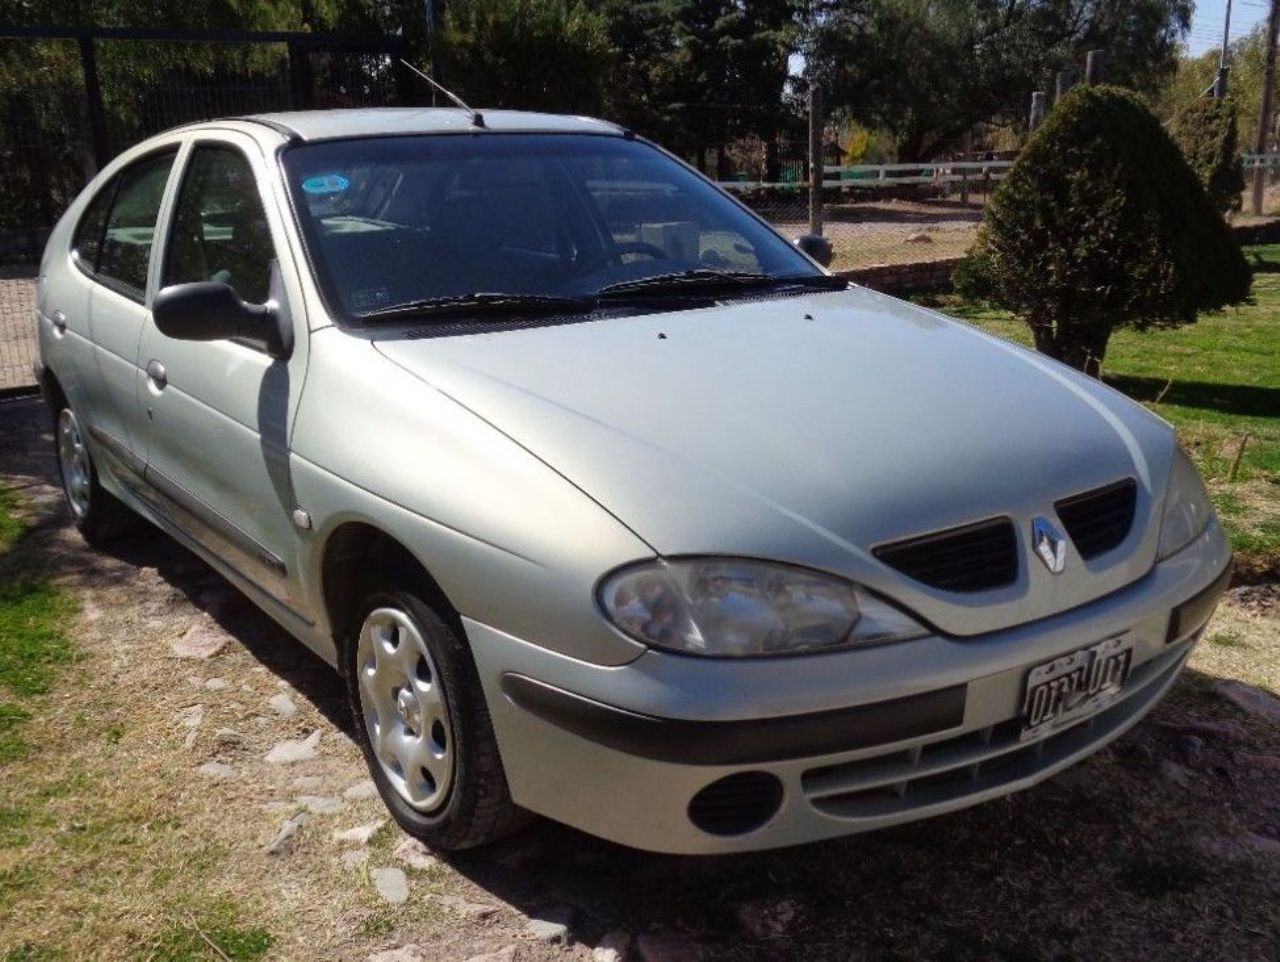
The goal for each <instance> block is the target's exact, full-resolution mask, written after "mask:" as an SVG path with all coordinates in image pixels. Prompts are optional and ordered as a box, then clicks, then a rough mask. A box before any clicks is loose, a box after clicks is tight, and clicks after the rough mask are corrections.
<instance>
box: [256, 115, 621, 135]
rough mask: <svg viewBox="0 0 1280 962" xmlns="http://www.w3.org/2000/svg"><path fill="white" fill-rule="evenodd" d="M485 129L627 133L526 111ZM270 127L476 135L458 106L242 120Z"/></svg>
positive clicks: (490, 118)
mask: <svg viewBox="0 0 1280 962" xmlns="http://www.w3.org/2000/svg"><path fill="white" fill-rule="evenodd" d="M479 112H480V113H481V114H482V115H483V117H484V127H483V129H484V130H488V131H493V132H496V133H502V132H532V131H544V132H549V133H588V134H614V135H617V134H621V133H624V132H625V131H624V130H623V129H622V128H621V127H619V126H618V125H617V124H611V123H608V122H607V121H604V120H595V119H593V118H591V117H571V116H566V115H563V114H539V113H530V112H526V111H522V110H481V111H479ZM240 119H243V120H248V121H251V122H253V123H258V124H265V125H266V126H269V127H272V128H274V129H275V130H277V131H279V132H280V133H281V134H284V135H285V136H288V137H290V138H292V139H294V140H303V141H316V140H337V139H340V138H345V137H378V136H384V137H385V136H389V135H402V134H449V133H464V132H475V131H477V130H479V129H481V128H478V127H477V126H476V125H475V124H473V123H472V115H471V114H470V113H468V112H467V111H465V110H462V109H461V108H457V107H360V108H355V109H342V110H298V111H285V112H281V113H271V114H254V115H252V116H249V117H244V118H240Z"/></svg>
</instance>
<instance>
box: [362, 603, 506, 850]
mask: <svg viewBox="0 0 1280 962" xmlns="http://www.w3.org/2000/svg"><path fill="white" fill-rule="evenodd" d="M353 624H354V625H355V632H354V635H353V637H351V638H349V639H348V640H347V643H346V644H345V645H344V646H343V647H344V654H345V658H346V664H345V666H344V668H345V672H344V673H345V675H346V680H347V696H348V701H349V702H350V705H351V712H352V715H353V716H354V718H355V728H356V732H357V738H358V740H359V742H360V748H361V750H362V751H363V752H364V756H365V761H366V762H367V763H368V765H369V770H370V772H372V774H373V780H374V784H376V785H377V786H378V791H379V793H380V794H381V795H382V799H383V801H384V802H385V803H386V806H387V808H388V810H389V811H390V812H391V814H392V816H393V817H394V818H395V820H396V821H397V822H398V823H399V824H400V826H401V827H402V828H403V829H404V830H405V831H406V832H408V833H409V834H410V835H414V836H416V837H417V838H419V839H421V840H422V841H423V842H425V843H426V844H427V845H430V846H431V847H432V848H436V849H440V850H444V851H456V850H460V849H467V848H474V847H476V846H478V845H485V844H488V843H489V842H493V841H497V840H498V839H500V838H502V837H503V836H506V835H509V834H511V833H512V832H514V831H517V830H519V829H520V828H522V827H523V826H524V825H525V824H526V823H527V822H528V821H529V818H530V816H529V814H528V813H527V812H525V811H523V810H522V809H520V808H518V807H517V806H516V805H515V803H514V802H512V800H511V793H510V791H509V790H508V788H507V780H506V775H505V774H504V773H503V770H502V761H501V759H500V758H499V756H498V744H497V741H496V739H495V738H494V735H493V725H492V723H491V721H490V719H489V710H488V707H487V705H486V704H485V700H484V693H483V691H482V690H481V687H480V681H479V678H478V676H477V674H476V669H475V665H474V662H473V661H472V659H471V653H470V651H469V650H468V649H467V647H466V645H465V643H464V642H463V641H462V639H461V638H460V637H459V635H458V633H457V632H456V631H455V630H454V629H453V628H451V627H450V626H449V625H448V624H446V622H445V621H444V620H443V619H441V618H440V617H439V616H438V615H437V614H436V613H435V612H434V611H433V610H432V609H431V608H430V607H429V606H428V605H427V604H426V603H425V602H423V601H422V600H421V599H420V598H419V597H418V596H417V595H416V594H414V593H413V592H412V591H408V590H404V589H396V590H382V589H379V590H373V591H369V592H368V593H366V594H365V596H364V598H363V599H362V601H361V603H360V604H359V606H358V608H357V617H356V618H355V619H353Z"/></svg>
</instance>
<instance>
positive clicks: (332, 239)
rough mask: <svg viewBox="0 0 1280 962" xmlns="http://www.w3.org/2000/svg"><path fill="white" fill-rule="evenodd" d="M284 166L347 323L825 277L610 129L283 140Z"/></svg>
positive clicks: (666, 162)
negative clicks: (449, 304) (454, 303)
mask: <svg viewBox="0 0 1280 962" xmlns="http://www.w3.org/2000/svg"><path fill="white" fill-rule="evenodd" d="M284 167H285V174H286V176H287V177H288V179H289V187H290V190H291V191H292V192H293V196H294V199H295V208H296V209H297V211H298V215H299V219H300V220H301V222H302V228H303V230H304V232H305V234H306V235H307V241H308V246H309V248H310V251H311V259H312V261H313V266H314V268H315V270H316V271H317V273H318V274H319V275H320V276H319V280H320V282H321V284H322V286H323V287H324V288H325V290H326V292H327V295H328V297H329V299H330V301H331V306H332V307H333V308H335V309H338V308H340V309H341V310H342V311H343V312H345V314H346V316H347V318H348V319H349V320H356V321H359V320H360V319H361V318H362V317H364V318H372V317H373V316H374V315H378V314H381V315H384V316H386V315H397V316H398V315H401V314H405V315H409V314H412V313H413V311H414V310H415V307H414V305H420V306H421V307H422V309H423V310H424V311H425V310H426V309H428V308H431V307H438V306H439V304H440V303H441V302H442V301H449V300H451V299H456V300H460V301H464V302H467V303H476V297H475V295H477V294H483V295H486V296H487V297H488V298H489V300H488V303H498V302H497V301H495V300H494V299H493V295H496V294H501V295H503V296H504V300H503V301H502V302H501V303H504V304H524V303H533V302H534V301H535V300H536V299H537V298H543V299H546V301H547V302H548V303H550V300H549V299H552V298H554V299H558V300H559V302H560V303H570V302H571V301H574V302H577V301H580V302H583V303H586V302H587V301H588V300H589V299H594V298H597V297H600V296H601V292H602V291H605V295H604V296H606V297H609V296H620V295H621V293H622V292H626V296H634V297H640V296H644V294H645V293H646V292H649V291H652V290H659V289H663V285H664V284H666V285H674V286H675V287H679V289H680V290H682V291H683V290H690V289H692V288H693V287H695V286H697V285H698V284H705V283H708V282H710V283H712V284H714V283H716V282H717V281H720V280H722V281H723V282H724V283H725V284H741V283H742V281H743V278H744V276H745V277H746V280H747V281H748V282H749V283H751V282H758V283H767V278H771V277H772V278H779V279H789V280H798V281H806V280H807V281H813V280H814V279H822V278H824V277H825V275H823V274H822V273H821V272H820V271H819V270H818V269H817V268H815V267H814V266H813V264H812V263H811V262H810V261H808V260H807V259H806V258H804V257H803V256H802V255H800V254H799V253H798V252H797V251H796V250H794V249H793V248H792V247H791V245H789V244H788V243H787V242H786V241H784V240H783V239H781V238H780V237H778V235H777V234H775V233H774V232H773V231H772V230H770V229H769V228H768V227H766V226H765V225H764V224H762V223H761V222H760V221H759V220H757V219H756V218H755V217H754V216H753V215H752V214H750V213H749V212H748V211H746V210H744V209H743V208H742V207H740V206H739V205H738V204H736V203H735V202H733V201H731V200H729V199H728V198H727V197H725V196H724V195H723V194H722V193H721V192H720V191H719V190H717V189H716V188H715V187H714V186H713V185H711V184H709V183H708V182H707V181H705V180H703V179H702V178H701V177H699V176H698V175H697V174H695V173H693V172H692V171H690V170H688V169H686V168H685V167H683V166H682V165H680V164H679V163H676V162H675V161H673V160H672V159H671V158H669V157H667V156H666V155H665V154H663V153H662V152H661V151H659V150H657V149H655V148H654V147H652V146H649V145H648V144H645V143H643V142H639V141H635V140H629V139H624V138H622V137H613V136H592V135H579V134H494V133H487V134H481V135H478V136H460V135H451V136H445V135H437V136H431V135H427V136H414V137H383V138H369V139H363V140H342V141H333V142H329V143H318V144H311V145H305V146H300V147H295V148H292V149H290V150H288V151H286V152H285V154H284ZM646 281H647V282H648V283H646ZM397 309H400V310H397Z"/></svg>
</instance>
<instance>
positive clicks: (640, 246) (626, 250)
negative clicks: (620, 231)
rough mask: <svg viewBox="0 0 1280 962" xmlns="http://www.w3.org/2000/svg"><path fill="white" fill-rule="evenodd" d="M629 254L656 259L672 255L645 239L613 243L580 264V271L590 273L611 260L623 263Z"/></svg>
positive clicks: (669, 257) (664, 258)
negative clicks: (646, 241)
mask: <svg viewBox="0 0 1280 962" xmlns="http://www.w3.org/2000/svg"><path fill="white" fill-rule="evenodd" d="M627 254H643V255H644V256H645V257H652V258H653V259H654V260H656V261H665V260H670V259H671V255H669V254H668V253H667V252H666V251H664V250H663V249H662V248H661V247H659V246H658V245H657V244H647V243H645V242H644V241H624V242H623V243H621V244H613V245H612V246H610V247H609V248H608V250H605V251H602V252H601V253H599V254H597V255H596V256H595V257H593V258H591V260H589V261H587V262H586V263H585V264H580V265H579V266H578V271H579V272H580V273H582V274H590V273H591V272H592V271H597V270H599V269H600V268H602V267H604V265H605V264H608V263H610V262H611V261H617V262H618V263H622V258H623V257H625V256H626V255H627Z"/></svg>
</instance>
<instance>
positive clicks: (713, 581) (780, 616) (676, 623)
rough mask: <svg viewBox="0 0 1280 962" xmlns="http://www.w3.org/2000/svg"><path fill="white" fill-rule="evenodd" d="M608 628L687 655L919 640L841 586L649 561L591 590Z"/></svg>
mask: <svg viewBox="0 0 1280 962" xmlns="http://www.w3.org/2000/svg"><path fill="white" fill-rule="evenodd" d="M600 604H601V606H602V607H603V608H604V611H605V614H606V615H608V617H609V620H610V621H612V622H613V623H614V624H615V625H617V626H618V627H619V628H621V629H622V630H623V631H625V632H626V633H627V634H628V635H631V636H632V637H633V638H637V639H639V640H640V641H643V642H645V643H646V644H650V645H655V646H657V647H660V648H668V649H670V650H672V651H679V652H684V653H686V654H693V655H717V656H723V655H734V656H742V655H785V654H796V653H800V652H806V651H826V650H829V649H832V648H844V647H848V646H851V645H861V644H872V643H876V642H885V641H900V640H902V639H905V638H915V637H919V636H920V635H924V634H927V632H926V630H925V628H924V627H923V626H922V625H920V624H919V623H918V622H916V621H915V620H913V619H912V618H911V617H909V616H908V615H906V614H904V613H903V612H901V611H899V610H898V609H897V608H894V607H893V606H892V605H889V604H886V603H885V602H883V601H880V600H879V599H878V598H876V597H874V596H873V595H870V594H868V593H867V592H866V591H864V590H862V589H860V588H858V587H857V586H856V585H852V584H850V583H848V582H846V581H841V580H839V579H836V578H829V577H827V576H825V575H820V574H816V573H814V572H811V571H804V570H802V569H799V568H791V567H787V566H785V565H777V564H768V563H765V562H760V561H737V560H732V559H699V560H688V561H657V562H650V563H646V564H641V565H634V566H632V567H629V568H623V569H621V570H619V571H616V572H614V573H613V574H612V575H610V576H609V577H608V578H606V579H605V580H604V582H603V583H602V584H601V586H600Z"/></svg>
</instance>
